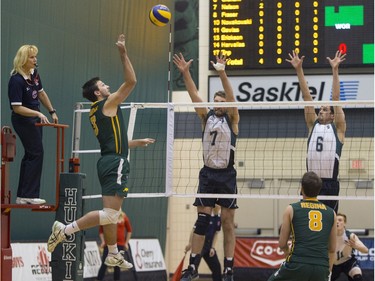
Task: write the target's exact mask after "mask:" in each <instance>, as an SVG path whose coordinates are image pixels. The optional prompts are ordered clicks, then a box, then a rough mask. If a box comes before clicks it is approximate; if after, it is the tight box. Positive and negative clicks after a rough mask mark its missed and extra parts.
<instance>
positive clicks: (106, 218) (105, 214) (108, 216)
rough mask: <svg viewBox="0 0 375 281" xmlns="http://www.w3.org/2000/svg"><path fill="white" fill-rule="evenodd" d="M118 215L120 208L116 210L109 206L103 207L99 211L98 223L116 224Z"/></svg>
mask: <svg viewBox="0 0 375 281" xmlns="http://www.w3.org/2000/svg"><path fill="white" fill-rule="evenodd" d="M119 216H120V210H118V211H116V210H114V209H111V208H103V210H100V211H99V224H100V225H106V224H116V223H117V221H118V217H119Z"/></svg>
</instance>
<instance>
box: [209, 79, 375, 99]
mask: <svg viewBox="0 0 375 281" xmlns="http://www.w3.org/2000/svg"><path fill="white" fill-rule="evenodd" d="M229 80H230V82H231V84H232V87H233V90H234V94H235V98H236V101H237V102H290V101H303V99H302V93H301V89H300V87H299V83H298V79H297V76H296V75H289V76H229ZM306 80H307V82H308V85H309V88H310V92H311V95H312V97H313V99H314V100H317V101H330V100H331V89H332V76H330V75H306ZM208 82H209V86H208V93H209V97H208V98H209V101H210V102H212V101H213V98H214V94H215V93H216V92H217V91H221V90H223V86H222V85H221V82H220V78H219V76H210V77H209V80H208ZM340 100H342V101H353V100H363V101H367V100H370V101H373V100H374V75H373V74H350V75H348V74H341V75H340Z"/></svg>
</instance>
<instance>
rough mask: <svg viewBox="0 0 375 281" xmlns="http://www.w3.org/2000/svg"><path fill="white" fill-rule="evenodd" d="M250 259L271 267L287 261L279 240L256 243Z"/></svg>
mask: <svg viewBox="0 0 375 281" xmlns="http://www.w3.org/2000/svg"><path fill="white" fill-rule="evenodd" d="M250 257H252V258H253V259H255V260H258V261H261V262H263V263H265V264H268V265H270V266H277V265H280V264H281V263H282V262H283V261H284V260H285V257H284V253H283V251H281V250H280V249H279V242H278V241H277V240H258V241H256V242H255V243H254V244H253V247H252V248H251V251H250Z"/></svg>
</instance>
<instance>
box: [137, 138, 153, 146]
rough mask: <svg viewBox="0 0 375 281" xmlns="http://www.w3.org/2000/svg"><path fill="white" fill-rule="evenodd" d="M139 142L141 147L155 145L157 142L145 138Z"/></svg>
mask: <svg viewBox="0 0 375 281" xmlns="http://www.w3.org/2000/svg"><path fill="white" fill-rule="evenodd" d="M139 142H140V146H148V145H149V144H153V143H154V142H155V140H154V139H150V138H145V139H140V140H139Z"/></svg>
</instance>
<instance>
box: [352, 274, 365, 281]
mask: <svg viewBox="0 0 375 281" xmlns="http://www.w3.org/2000/svg"><path fill="white" fill-rule="evenodd" d="M362 280H363V279H362V275H361V274H356V275H354V276H353V281H362Z"/></svg>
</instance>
